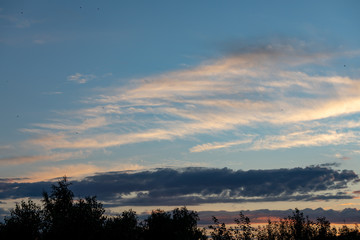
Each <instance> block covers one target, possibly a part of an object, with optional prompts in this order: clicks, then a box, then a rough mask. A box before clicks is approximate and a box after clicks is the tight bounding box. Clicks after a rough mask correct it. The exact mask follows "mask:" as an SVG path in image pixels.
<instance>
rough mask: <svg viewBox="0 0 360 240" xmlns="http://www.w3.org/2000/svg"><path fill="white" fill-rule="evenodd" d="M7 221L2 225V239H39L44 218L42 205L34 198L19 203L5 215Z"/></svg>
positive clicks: (0, 237) (0, 235)
mask: <svg viewBox="0 0 360 240" xmlns="http://www.w3.org/2000/svg"><path fill="white" fill-rule="evenodd" d="M4 221H5V223H4V224H3V225H2V226H1V227H0V229H1V234H0V239H38V238H39V237H40V233H41V229H42V226H43V225H42V224H43V219H42V211H41V208H40V206H38V205H36V204H35V203H34V202H33V201H32V200H30V199H29V200H28V201H27V202H25V201H21V203H20V204H19V203H17V204H16V206H15V208H14V209H12V210H11V211H10V216H9V217H5V219H4Z"/></svg>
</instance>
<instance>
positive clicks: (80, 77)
mask: <svg viewBox="0 0 360 240" xmlns="http://www.w3.org/2000/svg"><path fill="white" fill-rule="evenodd" d="M95 77H96V76H95V75H92V74H81V73H75V74H74V75H70V76H68V77H67V80H68V81H72V82H76V83H79V84H84V83H87V82H88V81H90V80H92V79H94V78H95Z"/></svg>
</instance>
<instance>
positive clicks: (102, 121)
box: [0, 0, 360, 213]
mask: <svg viewBox="0 0 360 240" xmlns="http://www.w3.org/2000/svg"><path fill="white" fill-rule="evenodd" d="M359 9H360V3H359V1H350V0H348V1H331V0H330V1H316V2H314V1H245V0H244V1H232V0H229V1H201V0H200V1H181V2H173V1H77V0H76V1H38V0H34V1H10V0H2V1H1V2H0V66H1V67H0V108H1V117H0V126H1V127H0V129H1V132H0V133H1V134H0V213H1V211H2V212H5V211H6V210H7V209H8V208H9V207H11V206H13V204H14V202H15V201H19V200H20V199H23V198H26V197H31V198H35V199H36V198H41V193H42V190H43V189H49V186H50V185H51V184H52V183H53V181H56V179H58V178H59V177H62V176H65V175H66V176H67V177H69V179H70V180H71V181H72V182H73V185H72V187H73V189H74V192H75V195H76V196H84V195H97V197H98V199H99V200H100V201H103V202H104V203H105V207H106V208H107V209H108V211H115V212H116V211H119V209H120V210H122V209H126V208H129V207H131V208H133V209H135V210H139V211H145V210H149V209H154V208H157V207H159V206H160V207H163V208H166V207H173V206H184V205H186V206H191V207H193V208H194V209H197V210H202V211H218V210H228V211H230V210H238V209H249V210H258V209H271V210H285V209H289V208H295V207H298V208H300V209H301V208H310V209H317V208H319V207H321V208H324V209H326V210H339V211H340V210H343V209H345V208H349V207H350V208H359V207H360V206H359V205H360V201H359V197H360V183H359V174H360V162H359V160H360V149H359V140H360V121H359V120H360V77H359V76H360V44H359V43H360V30H359V27H358V23H359V22H360V15H359V14H358V12H359Z"/></svg>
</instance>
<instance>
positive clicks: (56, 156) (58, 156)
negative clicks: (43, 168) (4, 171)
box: [0, 151, 87, 166]
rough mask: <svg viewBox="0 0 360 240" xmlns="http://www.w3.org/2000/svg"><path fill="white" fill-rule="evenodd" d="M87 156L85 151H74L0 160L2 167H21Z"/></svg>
mask: <svg viewBox="0 0 360 240" xmlns="http://www.w3.org/2000/svg"><path fill="white" fill-rule="evenodd" d="M86 155H87V153H86V152H84V151H73V152H55V153H51V154H47V155H32V156H15V157H7V158H0V166H1V165H20V164H27V163H34V162H42V161H47V162H49V161H50V162H53V161H63V160H68V159H79V158H84V157H85V156H86Z"/></svg>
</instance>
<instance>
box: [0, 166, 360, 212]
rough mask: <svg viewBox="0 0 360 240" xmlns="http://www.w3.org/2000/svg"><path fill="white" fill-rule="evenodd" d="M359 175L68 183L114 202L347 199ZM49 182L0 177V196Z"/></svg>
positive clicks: (161, 176) (183, 176)
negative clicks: (21, 181)
mask: <svg viewBox="0 0 360 240" xmlns="http://www.w3.org/2000/svg"><path fill="white" fill-rule="evenodd" d="M358 179H359V178H358V176H357V175H356V174H355V173H354V172H353V171H351V170H341V171H340V170H334V169H331V168H328V167H324V166H310V167H306V168H292V169H285V168H284V169H271V170H249V171H242V170H238V171H234V170H231V169H228V168H223V169H216V168H183V169H169V168H163V169H155V170H152V171H141V172H108V173H101V174H97V175H95V176H89V177H86V178H85V179H83V180H81V181H73V182H72V183H73V184H72V186H71V189H72V190H73V191H74V193H75V196H88V195H96V196H97V197H98V199H99V200H101V201H107V202H109V203H112V204H113V205H119V206H121V205H149V206H156V205H157V206H161V205H197V204H201V203H226V202H264V201H297V200H303V201H314V200H330V199H351V198H352V196H351V195H349V194H348V193H346V192H345V191H342V190H344V189H345V188H346V187H347V186H348V184H350V183H352V182H355V181H358ZM51 184H53V183H52V182H36V183H9V182H6V181H3V182H1V181H0V199H6V198H17V197H41V194H42V192H43V191H44V190H45V191H49V189H50V186H51ZM326 191H327V192H326ZM320 192H321V193H320Z"/></svg>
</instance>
